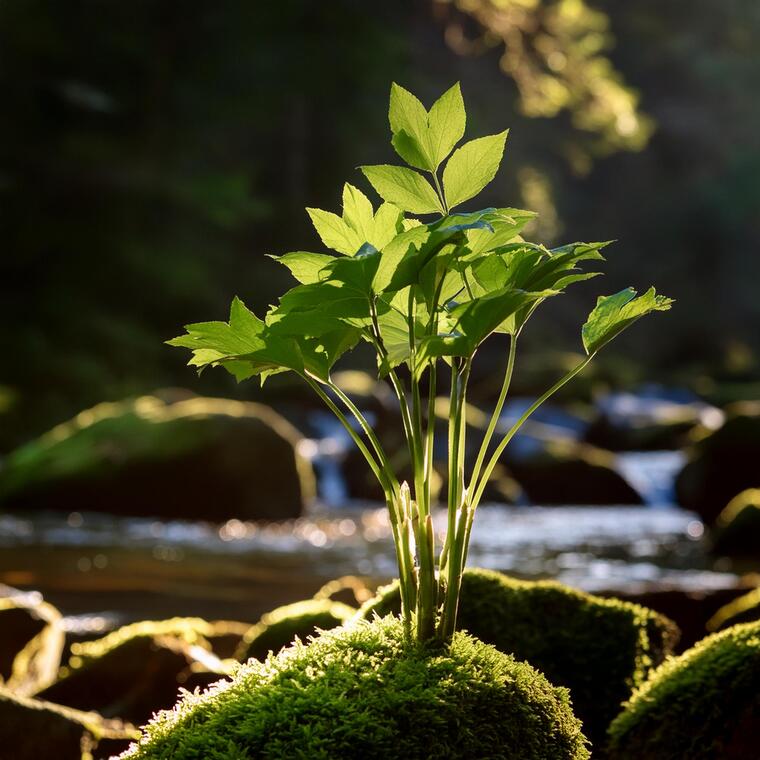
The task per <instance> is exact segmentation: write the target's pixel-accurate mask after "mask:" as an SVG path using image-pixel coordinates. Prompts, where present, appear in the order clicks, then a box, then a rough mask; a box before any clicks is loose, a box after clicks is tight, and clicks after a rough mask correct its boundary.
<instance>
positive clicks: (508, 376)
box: [470, 336, 517, 491]
mask: <svg viewBox="0 0 760 760" xmlns="http://www.w3.org/2000/svg"><path fill="white" fill-rule="evenodd" d="M516 354H517V337H516V336H512V337H511V338H510V341H509V357H508V358H507V369H506V371H505V373H504V382H503V383H502V386H501V391H500V393H499V399H498V401H497V402H496V407H495V408H494V410H493V414H492V415H491V419H490V421H489V422H488V428H487V429H486V434H485V436H484V437H483V442H482V443H481V444H480V450H479V451H478V457H477V459H476V460H475V466H474V467H473V468H472V474H471V476H470V491H472V487H473V486H474V485H475V484H476V483H477V482H478V476H479V475H480V470H481V468H482V467H483V462H484V461H485V458H486V454H487V453H488V447H489V445H490V443H491V439H492V438H493V434H494V430H496V425H497V424H498V422H499V418H500V417H501V412H502V410H503V409H504V402H505V401H506V399H507V393H508V392H509V386H510V384H511V382H512V373H513V371H514V368H515V355H516Z"/></svg>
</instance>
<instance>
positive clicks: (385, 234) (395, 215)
mask: <svg viewBox="0 0 760 760" xmlns="http://www.w3.org/2000/svg"><path fill="white" fill-rule="evenodd" d="M403 221H404V215H403V213H402V212H401V210H400V209H399V208H398V207H397V206H394V205H393V204H392V203H381V204H380V208H378V210H377V212H376V213H375V219H374V229H373V232H372V236H371V237H370V238H369V240H368V241H367V242H369V243H371V244H372V245H373V246H374V247H375V248H377V250H378V251H379V250H381V249H382V248H385V246H386V245H388V243H390V242H391V240H393V238H394V237H396V235H398V233H399V232H401V231H402V230H403V229H404V227H403Z"/></svg>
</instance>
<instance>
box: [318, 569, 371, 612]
mask: <svg viewBox="0 0 760 760" xmlns="http://www.w3.org/2000/svg"><path fill="white" fill-rule="evenodd" d="M374 595H375V592H374V590H373V589H372V588H370V587H369V586H368V585H367V583H366V582H365V581H364V579H362V578H359V577H358V576H356V575H343V576H341V577H340V578H335V579H334V580H331V581H328V582H327V583H325V585H324V586H322V587H321V588H320V589H319V590H318V591H317V593H316V594H314V598H315V599H330V600H331V601H333V602H342V603H343V604H346V605H348V606H349V607H361V606H362V604H364V602H366V601H369V600H370V599H371V598H372V597H373V596H374Z"/></svg>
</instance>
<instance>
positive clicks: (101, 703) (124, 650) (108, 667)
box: [37, 618, 228, 724]
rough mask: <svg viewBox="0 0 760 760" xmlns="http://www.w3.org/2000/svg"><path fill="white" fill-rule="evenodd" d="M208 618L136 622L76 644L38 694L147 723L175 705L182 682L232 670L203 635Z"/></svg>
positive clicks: (205, 680) (202, 680) (209, 678)
mask: <svg viewBox="0 0 760 760" xmlns="http://www.w3.org/2000/svg"><path fill="white" fill-rule="evenodd" d="M207 626H210V624H209V623H206V622H205V621H203V620H200V619H195V618H178V619H173V620H165V621H145V622H141V623H134V624H132V625H129V626H125V627H124V628H120V629H118V630H116V631H114V632H113V633H110V634H108V636H105V637H104V638H102V639H98V640H96V641H91V642H87V643H83V644H75V645H73V646H72V652H73V654H72V657H71V658H70V660H69V662H68V665H67V666H66V667H65V668H62V669H61V673H60V678H59V680H58V681H57V682H56V683H54V684H52V685H51V686H49V687H48V688H47V689H45V690H43V691H42V692H40V693H39V694H37V696H38V697H39V698H41V699H46V700H49V701H51V702H56V703H57V704H62V705H66V706H67V707H73V708H76V709H79V710H96V711H97V712H98V713H100V714H101V715H103V716H105V717H109V718H110V717H118V718H121V719H122V720H127V721H130V722H132V723H137V724H141V723H145V722H146V721H147V720H148V719H149V718H150V716H151V715H152V714H153V713H154V712H155V711H157V710H161V709H167V708H170V707H171V706H172V705H173V704H174V702H175V701H176V699H177V693H178V690H179V688H180V687H183V688H188V687H192V686H196V685H199V686H205V685H208V684H209V683H212V682H214V681H218V680H219V679H220V678H223V677H224V676H225V675H227V673H228V668H227V666H226V665H225V664H224V663H222V662H221V660H219V658H217V657H216V656H215V655H214V654H213V653H212V652H211V647H210V644H209V643H208V640H207V639H206V638H205V636H204V635H203V634H204V633H205V632H208V631H209V630H211V629H210V628H207Z"/></svg>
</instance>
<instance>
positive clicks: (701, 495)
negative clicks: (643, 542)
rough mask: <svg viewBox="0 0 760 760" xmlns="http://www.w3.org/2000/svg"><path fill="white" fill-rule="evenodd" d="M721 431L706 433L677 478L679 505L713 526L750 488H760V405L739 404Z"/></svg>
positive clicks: (697, 442)
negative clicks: (738, 495) (723, 512)
mask: <svg viewBox="0 0 760 760" xmlns="http://www.w3.org/2000/svg"><path fill="white" fill-rule="evenodd" d="M726 414H727V417H726V421H725V423H724V424H723V425H722V426H721V427H720V428H718V429H717V430H715V431H713V432H710V431H707V430H702V431H701V432H700V437H699V439H698V440H697V441H696V442H695V443H694V444H693V445H692V446H691V448H690V450H689V452H688V458H689V459H688V462H687V463H686V465H685V466H684V468H683V470H681V472H680V473H679V475H678V477H677V478H676V496H677V498H678V503H679V504H681V505H682V506H683V507H686V509H691V510H694V511H695V512H697V513H698V514H700V515H701V516H702V518H703V519H704V520H705V521H706V522H708V523H711V524H712V523H713V522H715V519H716V518H717V517H718V515H719V514H720V512H721V510H722V509H723V507H724V506H725V505H726V504H727V503H728V502H729V501H730V500H731V499H733V497H734V496H736V494H738V493H740V492H741V491H744V490H745V489H747V488H757V487H760V467H758V462H760V402H757V401H756V402H744V403H741V404H735V405H733V406H731V407H729V408H728V409H727V410H726Z"/></svg>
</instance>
